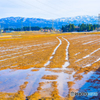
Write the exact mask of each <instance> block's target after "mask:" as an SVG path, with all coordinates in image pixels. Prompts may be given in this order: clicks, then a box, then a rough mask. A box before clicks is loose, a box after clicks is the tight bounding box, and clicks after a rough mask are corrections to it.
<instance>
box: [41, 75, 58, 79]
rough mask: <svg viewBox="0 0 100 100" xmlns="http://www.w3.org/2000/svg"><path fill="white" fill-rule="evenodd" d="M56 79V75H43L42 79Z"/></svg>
mask: <svg viewBox="0 0 100 100" xmlns="http://www.w3.org/2000/svg"><path fill="white" fill-rule="evenodd" d="M57 78H58V76H57V75H44V76H43V77H42V79H47V80H56V79H57Z"/></svg>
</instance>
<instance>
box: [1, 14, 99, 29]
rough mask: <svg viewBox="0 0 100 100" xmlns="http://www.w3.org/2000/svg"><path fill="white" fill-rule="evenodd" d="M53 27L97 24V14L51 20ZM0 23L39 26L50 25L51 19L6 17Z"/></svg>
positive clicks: (4, 25) (11, 26)
mask: <svg viewBox="0 0 100 100" xmlns="http://www.w3.org/2000/svg"><path fill="white" fill-rule="evenodd" d="M53 23H54V24H53V26H54V28H56V29H58V28H60V27H62V25H66V24H68V23H70V24H75V25H78V24H82V23H85V24H97V23H98V17H97V16H89V15H86V16H76V17H66V18H65V17H64V18H58V19H55V20H53ZM0 24H1V26H2V27H4V28H8V27H9V28H21V26H30V25H31V26H39V27H52V20H51V19H50V20H47V19H42V18H24V17H7V18H2V19H0Z"/></svg>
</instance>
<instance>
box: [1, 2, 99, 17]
mask: <svg viewBox="0 0 100 100" xmlns="http://www.w3.org/2000/svg"><path fill="white" fill-rule="evenodd" d="M99 13H100V0H0V18H4V17H11V16H13V17H18V16H19V17H29V18H31V17H32V18H33V17H36V18H46V19H55V18H60V17H75V16H80V15H94V16H97V15H98V14H99Z"/></svg>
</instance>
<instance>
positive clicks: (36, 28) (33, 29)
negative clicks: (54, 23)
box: [4, 26, 52, 31]
mask: <svg viewBox="0 0 100 100" xmlns="http://www.w3.org/2000/svg"><path fill="white" fill-rule="evenodd" d="M41 29H52V27H44V28H40V27H38V26H35V27H28V26H27V27H23V28H5V29H4V31H8V30H9V31H30V30H31V31H39V30H41Z"/></svg>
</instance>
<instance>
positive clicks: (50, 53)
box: [0, 33, 100, 100]
mask: <svg viewBox="0 0 100 100" xmlns="http://www.w3.org/2000/svg"><path fill="white" fill-rule="evenodd" d="M71 92H76V93H83V92H84V93H93V92H94V93H97V95H87V96H78V95H76V96H75V95H74V96H71ZM99 99H100V34H93V33H92V34H54V35H53V34H41V35H39V34H34V33H30V35H28V33H27V34H24V33H23V34H21V35H20V34H16V35H13V36H12V34H10V36H7V37H5V38H4V37H3V38H0V100H99Z"/></svg>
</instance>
